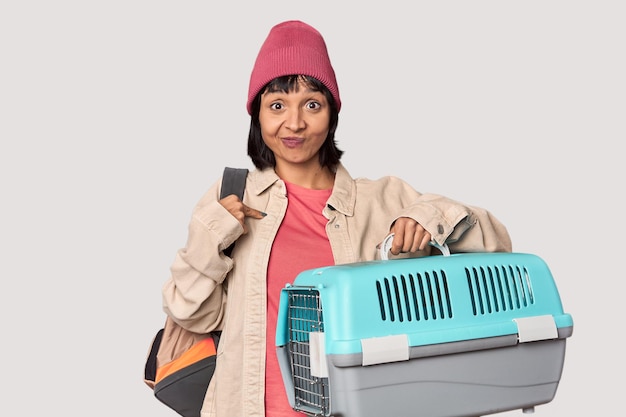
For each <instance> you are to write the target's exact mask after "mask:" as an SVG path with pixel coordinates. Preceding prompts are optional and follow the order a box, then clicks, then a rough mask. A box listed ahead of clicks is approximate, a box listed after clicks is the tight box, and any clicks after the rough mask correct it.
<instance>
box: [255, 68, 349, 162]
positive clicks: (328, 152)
mask: <svg viewBox="0 0 626 417" xmlns="http://www.w3.org/2000/svg"><path fill="white" fill-rule="evenodd" d="M299 80H304V82H305V83H306V84H307V86H308V87H309V88H311V89H312V90H314V91H320V92H321V93H323V94H324V96H326V100H328V103H330V123H329V129H328V136H326V140H325V141H324V144H323V145H322V147H321V148H320V152H319V158H320V164H321V165H322V166H323V167H324V166H325V167H328V168H330V169H334V168H335V167H336V166H337V164H339V160H340V159H341V155H343V151H342V150H340V149H339V148H338V147H337V143H336V142H335V131H336V130H337V124H338V122H339V112H338V111H337V104H336V103H335V99H334V98H333V96H332V94H331V93H330V91H329V90H328V88H326V86H325V85H324V84H322V83H321V82H320V81H318V80H317V79H315V78H313V77H309V76H307V75H286V76H283V77H278V78H274V79H273V80H272V81H270V82H269V83H268V84H267V85H265V87H263V88H262V89H261V91H260V92H259V93H258V94H257V95H256V97H255V98H254V100H253V101H252V105H251V113H252V116H251V118H250V132H249V133H248V156H249V157H250V159H252V163H254V166H255V167H257V168H258V169H264V168H273V167H275V166H276V158H275V157H274V152H272V150H271V149H270V148H268V147H267V145H265V142H264V141H263V137H262V136H261V124H260V122H259V111H260V109H261V95H262V94H263V93H264V92H266V91H282V92H285V93H287V92H290V91H296V90H297V88H298V81H299Z"/></svg>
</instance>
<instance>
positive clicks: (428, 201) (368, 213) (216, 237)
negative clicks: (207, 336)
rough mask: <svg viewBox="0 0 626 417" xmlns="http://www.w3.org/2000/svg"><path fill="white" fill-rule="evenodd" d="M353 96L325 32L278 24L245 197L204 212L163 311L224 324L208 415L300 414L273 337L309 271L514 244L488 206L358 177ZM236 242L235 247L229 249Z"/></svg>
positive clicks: (212, 199) (215, 201) (252, 103)
mask: <svg viewBox="0 0 626 417" xmlns="http://www.w3.org/2000/svg"><path fill="white" fill-rule="evenodd" d="M340 109H341V99H340V96H339V89H338V86H337V82H336V78H335V73H334V70H333V67H332V65H331V62H330V59H329V57H328V53H327V49H326V44H325V42H324V40H323V38H322V36H321V35H320V33H319V32H318V31H317V30H316V29H314V28H312V27H311V26H309V25H307V24H305V23H303V22H300V21H287V22H283V23H280V24H278V25H276V26H275V27H273V28H272V29H271V31H270V33H269V35H268V37H267V39H266V40H265V42H264V44H263V46H262V47H261V50H260V51H259V55H258V57H257V59H256V62H255V65H254V68H253V70H252V75H251V79H250V86H249V94H248V102H247V110H248V113H249V114H250V116H251V124H250V133H249V137H248V155H249V156H250V158H251V159H252V162H253V163H254V165H255V167H256V168H257V169H256V170H254V171H252V172H250V174H249V175H248V179H247V184H246V192H245V196H244V201H243V202H241V201H239V199H238V198H237V197H235V196H228V197H226V198H224V199H222V200H219V188H220V183H219V181H218V182H217V183H216V184H214V185H213V186H212V188H211V189H210V190H209V191H208V192H207V193H206V194H205V195H204V196H203V197H202V198H201V200H200V201H199V203H198V205H197V206H196V208H195V209H194V212H193V216H192V219H191V222H190V225H189V236H188V241H187V244H186V246H185V247H184V248H182V249H180V250H179V251H178V252H177V255H176V259H175V261H174V263H173V265H172V268H171V277H170V279H169V280H168V281H167V283H166V284H165V286H164V288H163V300H164V310H165V311H166V313H167V314H168V315H169V316H170V317H172V318H173V319H174V320H175V321H176V322H178V323H179V324H180V325H182V326H183V327H185V328H187V329H189V330H191V331H194V332H198V333H204V332H210V331H213V330H222V331H223V333H222V336H221V339H220V344H219V347H218V358H217V368H216V371H215V374H214V376H213V379H212V381H211V384H210V386H209V389H208V391H207V395H206V397H205V401H204V406H203V409H202V416H203V417H209V416H210V417H238V416H240V417H244V416H245V417H254V416H264V415H266V416H268V417H279V416H302V415H304V414H302V413H297V412H295V411H293V410H292V409H291V407H290V405H289V403H288V401H287V397H286V394H285V390H284V387H283V383H282V379H281V374H280V370H279V367H278V364H277V360H276V352H275V350H276V348H275V345H274V340H275V337H274V334H275V329H276V317H277V302H278V298H279V296H280V289H281V288H283V287H284V285H285V284H286V283H291V282H293V279H294V278H295V276H296V275H297V274H298V273H299V272H301V271H303V270H306V269H310V268H314V267H319V266H325V265H333V264H343V263H350V262H358V261H368V260H373V259H376V258H377V256H378V254H379V251H378V249H377V246H378V245H379V244H380V243H381V241H382V240H383V239H384V238H385V237H386V236H388V235H389V234H390V233H393V234H394V237H393V241H392V245H391V248H390V254H391V255H390V256H391V257H394V256H412V257H415V256H427V255H431V254H438V253H439V252H438V251H437V250H435V249H434V248H433V247H432V246H431V245H429V242H431V241H432V242H435V243H437V244H439V245H443V244H447V245H448V247H449V249H450V250H451V251H452V252H468V251H511V241H510V238H509V235H508V233H507V231H506V229H505V227H504V226H503V225H502V224H501V223H500V222H499V221H498V220H497V219H496V218H494V217H493V216H492V215H491V214H490V213H489V212H488V211H486V210H484V209H480V208H476V207H470V206H467V205H464V204H461V203H459V202H456V201H453V200H450V199H448V198H446V197H443V196H438V195H432V194H420V193H419V192H417V191H415V190H414V189H413V188H412V187H411V186H410V185H408V184H407V183H405V182H404V181H402V180H400V179H398V178H394V177H385V178H382V179H379V180H376V181H371V180H367V179H353V178H351V177H350V175H349V173H348V171H347V170H346V169H345V167H344V166H343V165H342V164H341V162H340V159H341V156H342V153H343V152H342V151H341V150H339V149H338V147H337V145H336V143H335V131H336V128H337V122H338V114H339V111H340ZM235 241H236V242H237V243H236V245H235V247H234V250H233V252H232V253H231V255H230V256H226V255H224V253H223V250H224V249H225V248H227V247H228V246H230V244H231V243H233V242H235Z"/></svg>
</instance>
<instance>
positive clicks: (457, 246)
mask: <svg viewBox="0 0 626 417" xmlns="http://www.w3.org/2000/svg"><path fill="white" fill-rule="evenodd" d="M397 217H411V218H413V219H415V220H416V221H417V222H418V223H420V224H421V225H422V226H423V227H424V228H425V229H426V230H427V231H428V232H430V234H431V236H432V238H433V240H434V241H435V242H437V243H438V244H439V245H443V244H447V245H448V248H449V249H450V251H451V252H511V251H512V244H511V238H510V236H509V233H508V231H507V229H506V228H505V226H504V225H503V224H502V223H501V222H500V221H499V220H498V219H497V218H495V217H494V216H493V214H491V213H490V212H489V211H487V210H485V209H483V208H480V207H474V206H469V205H465V204H463V203H460V202H458V201H454V200H452V199H450V198H447V197H444V196H441V195H437V194H420V195H419V196H418V197H417V200H416V201H415V202H413V203H412V204H410V205H409V206H407V207H405V208H404V209H403V210H402V213H401V214H400V216H397Z"/></svg>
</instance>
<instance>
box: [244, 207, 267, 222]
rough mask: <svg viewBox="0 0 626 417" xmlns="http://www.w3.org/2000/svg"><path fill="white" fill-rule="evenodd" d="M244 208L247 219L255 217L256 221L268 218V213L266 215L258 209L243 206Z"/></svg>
mask: <svg viewBox="0 0 626 417" xmlns="http://www.w3.org/2000/svg"><path fill="white" fill-rule="evenodd" d="M242 206H243V213H244V214H245V216H246V217H254V218H255V219H262V218H263V217H265V216H267V213H264V212H262V211H259V210H257V209H253V208H252V207H248V206H246V205H245V204H242Z"/></svg>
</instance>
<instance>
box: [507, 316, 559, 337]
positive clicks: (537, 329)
mask: <svg viewBox="0 0 626 417" xmlns="http://www.w3.org/2000/svg"><path fill="white" fill-rule="evenodd" d="M513 321H514V322H515V323H516V324H517V339H518V340H519V342H520V343H524V342H534V341H537V340H548V339H556V338H558V337H559V332H558V330H557V328H556V323H555V322H554V317H552V316H551V315H545V316H534V317H523V318H518V319H513Z"/></svg>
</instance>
